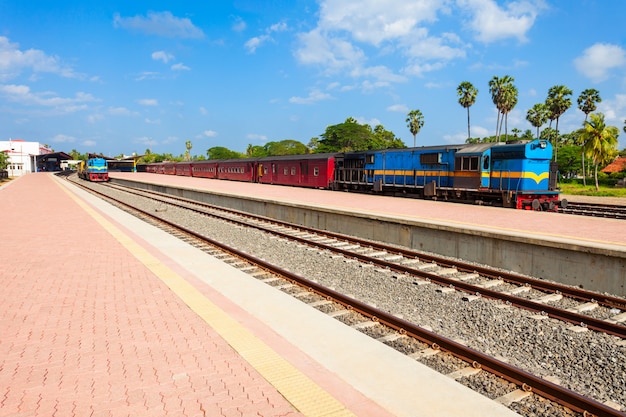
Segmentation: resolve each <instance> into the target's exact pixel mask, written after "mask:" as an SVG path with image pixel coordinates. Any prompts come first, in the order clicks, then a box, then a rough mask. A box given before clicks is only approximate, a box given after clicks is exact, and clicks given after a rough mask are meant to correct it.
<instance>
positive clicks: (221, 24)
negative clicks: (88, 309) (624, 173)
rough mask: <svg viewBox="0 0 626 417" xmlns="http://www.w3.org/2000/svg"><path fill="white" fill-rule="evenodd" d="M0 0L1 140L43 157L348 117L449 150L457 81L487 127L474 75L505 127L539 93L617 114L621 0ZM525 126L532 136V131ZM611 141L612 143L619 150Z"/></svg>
mask: <svg viewBox="0 0 626 417" xmlns="http://www.w3.org/2000/svg"><path fill="white" fill-rule="evenodd" d="M94 4H95V2H84V1H78V0H65V1H64V0H58V1H54V2H50V1H47V0H45V1H43V0H30V1H15V0H0V139H2V140H8V139H9V138H12V139H23V140H28V141H39V142H42V143H47V144H49V145H50V146H52V147H53V148H54V149H55V150H57V151H65V152H69V151H70V150H72V149H76V150H78V151H79V152H99V153H100V152H101V153H104V154H106V155H118V154H126V155H129V154H131V153H133V152H136V153H138V154H141V153H143V152H144V151H145V150H146V149H150V150H151V151H152V152H156V153H172V154H174V155H180V154H182V153H184V151H185V142H186V141H187V140H190V141H191V142H192V145H193V148H192V151H191V153H192V154H194V155H198V154H205V153H206V150H207V149H209V148H211V147H213V146H225V147H228V148H230V149H232V150H236V151H242V152H243V151H245V149H246V147H247V146H248V144H253V145H263V144H265V143H267V142H269V141H280V140H285V139H294V140H298V141H300V142H303V143H305V144H306V143H308V142H309V140H310V139H311V138H313V137H318V136H319V135H321V134H322V133H323V132H324V131H325V129H326V127H327V126H328V125H334V124H337V123H342V122H343V121H344V120H345V119H346V118H348V117H353V118H355V119H356V120H358V121H359V122H361V123H368V124H370V125H372V127H374V126H375V125H378V124H382V125H383V126H384V127H385V128H386V129H387V130H390V131H392V132H394V134H395V135H396V136H397V137H399V138H401V139H402V140H403V141H404V142H405V143H406V144H407V145H412V144H413V137H412V135H411V134H410V132H409V130H408V128H407V126H406V122H405V119H406V115H407V113H408V112H409V111H410V110H413V109H419V110H420V111H421V112H422V113H423V114H424V121H425V124H424V127H423V129H422V131H421V132H420V133H419V134H418V136H417V143H418V145H439V144H446V143H462V142H463V141H464V140H465V138H466V136H467V114H466V110H465V109H464V108H462V107H461V106H460V105H459V104H458V97H457V94H456V88H457V86H458V85H459V84H460V83H461V82H462V81H469V82H471V83H472V84H473V85H474V86H475V87H476V88H477V89H478V90H479V92H478V98H477V102H476V104H475V105H474V106H472V107H471V109H470V111H471V124H472V136H474V137H476V136H481V137H482V136H488V135H493V134H494V133H495V127H496V110H495V106H494V105H493V103H492V101H491V97H490V94H489V87H488V83H489V80H490V79H491V78H492V77H493V76H499V77H502V76H504V75H510V76H512V77H513V78H514V79H515V82H514V84H515V85H516V87H517V88H518V90H519V101H518V104H517V106H516V107H515V109H514V110H513V111H512V112H511V114H510V115H509V119H508V126H509V131H510V130H511V129H512V128H519V129H521V130H522V131H524V130H526V129H533V128H532V126H531V125H530V124H529V123H528V122H527V121H526V112H527V110H528V109H529V108H531V107H532V106H533V105H534V104H535V103H539V102H543V101H544V100H545V98H546V95H547V92H548V90H549V89H550V87H552V86H554V85H565V86H567V87H569V88H570V89H572V90H573V95H572V102H573V105H572V107H571V108H570V109H569V110H568V111H567V112H566V113H565V114H564V115H563V116H562V117H561V119H560V122H559V129H560V131H561V132H570V131H572V130H574V129H577V128H578V127H580V126H581V124H582V122H583V120H584V114H583V113H582V112H581V111H580V110H578V108H577V106H576V99H577V98H578V96H579V94H580V93H581V91H583V90H584V89H587V88H595V89H597V90H598V91H599V92H600V95H601V97H602V103H600V104H599V108H598V111H601V112H603V113H604V114H605V116H606V120H607V122H608V123H609V124H611V125H614V126H617V127H618V128H619V129H620V132H622V127H623V125H624V119H626V29H624V26H623V19H624V16H626V2H623V1H621V0H518V1H503V0H498V1H496V0H393V1H391V0H389V1H385V0H317V1H316V0H235V1H220V0H204V1H194V2H186V1H177V2H174V1H158V0H151V1H149V2H148V1H123V2H122V1H117V0H110V1H107V2H99V3H98V4H96V5H94ZM533 132H534V129H533ZM625 136H626V134H624V133H623V132H622V134H621V135H620V138H619V139H620V149H623V148H624V147H626V140H625V139H624V137H625Z"/></svg>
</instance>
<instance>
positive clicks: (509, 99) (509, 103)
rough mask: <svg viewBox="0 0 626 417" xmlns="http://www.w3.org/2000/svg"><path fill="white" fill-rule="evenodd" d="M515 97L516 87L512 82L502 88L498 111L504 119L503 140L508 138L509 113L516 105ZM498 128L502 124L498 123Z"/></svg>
mask: <svg viewBox="0 0 626 417" xmlns="http://www.w3.org/2000/svg"><path fill="white" fill-rule="evenodd" d="M517 97H518V91H517V87H515V86H514V85H513V84H512V83H510V84H507V85H505V86H504V88H503V90H502V104H501V108H500V111H501V112H502V118H503V119H504V137H505V139H504V140H505V141H506V140H508V139H509V113H510V112H511V110H513V109H514V108H515V106H516V105H517ZM500 130H502V124H500ZM498 134H499V133H498Z"/></svg>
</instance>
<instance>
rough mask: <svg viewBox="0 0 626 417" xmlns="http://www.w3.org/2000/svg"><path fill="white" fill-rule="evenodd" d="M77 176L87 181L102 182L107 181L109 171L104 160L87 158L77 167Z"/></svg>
mask: <svg viewBox="0 0 626 417" xmlns="http://www.w3.org/2000/svg"><path fill="white" fill-rule="evenodd" d="M78 176H79V177H80V178H82V179H84V180H87V181H94V182H102V181H108V180H109V169H108V164H107V161H106V159H104V158H89V159H88V160H87V162H85V161H81V162H80V164H79V165H78Z"/></svg>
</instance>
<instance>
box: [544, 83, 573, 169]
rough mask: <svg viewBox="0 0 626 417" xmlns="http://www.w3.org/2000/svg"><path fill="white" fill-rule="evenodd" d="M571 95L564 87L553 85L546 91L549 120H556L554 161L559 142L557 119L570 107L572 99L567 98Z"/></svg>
mask: <svg viewBox="0 0 626 417" xmlns="http://www.w3.org/2000/svg"><path fill="white" fill-rule="evenodd" d="M571 95H572V90H570V89H569V88H567V87H566V86H564V85H555V86H554V87H552V88H550V90H548V98H547V99H546V105H547V106H548V110H549V111H550V120H555V119H556V139H555V143H554V160H556V158H557V156H558V152H559V149H558V142H559V118H560V117H561V116H562V115H563V113H565V112H566V111H567V110H568V109H569V108H570V107H571V106H572V99H571V98H570V97H569V96H571Z"/></svg>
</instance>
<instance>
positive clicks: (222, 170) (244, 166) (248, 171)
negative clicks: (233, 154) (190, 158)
mask: <svg viewBox="0 0 626 417" xmlns="http://www.w3.org/2000/svg"><path fill="white" fill-rule="evenodd" d="M255 167H256V163H255V159H225V160H223V161H217V176H216V177H215V178H217V179H220V180H231V181H245V182H254V181H255V179H256V172H255Z"/></svg>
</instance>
